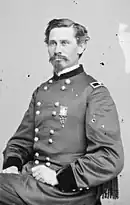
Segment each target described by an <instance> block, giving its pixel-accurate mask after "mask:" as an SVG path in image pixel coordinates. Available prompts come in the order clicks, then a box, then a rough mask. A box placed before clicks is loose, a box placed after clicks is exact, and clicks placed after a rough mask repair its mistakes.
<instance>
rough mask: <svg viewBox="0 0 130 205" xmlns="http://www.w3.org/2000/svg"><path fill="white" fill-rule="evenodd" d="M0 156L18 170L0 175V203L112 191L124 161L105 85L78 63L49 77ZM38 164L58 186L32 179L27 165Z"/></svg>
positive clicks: (89, 197)
mask: <svg viewBox="0 0 130 205" xmlns="http://www.w3.org/2000/svg"><path fill="white" fill-rule="evenodd" d="M3 154H4V163H3V168H4V169H5V168H7V167H9V166H12V165H14V166H17V167H18V169H19V171H21V173H20V174H19V175H17V174H4V173H3V174H2V173H1V174H0V202H1V203H0V204H7V205H10V204H19V205H21V204H27V205H41V204H42V205H74V204H75V205H95V204H98V202H97V203H96V201H98V199H99V197H100V195H101V194H103V193H104V190H105V191H106V194H109V195H112V193H113V192H112V189H114V186H115V187H116V176H117V175H118V174H119V173H120V172H121V170H122V168H123V162H124V159H123V157H124V155H123V148H122V142H121V138H120V127H119V121H118V115H117V111H116V107H115V103H114V101H113V99H112V98H111V96H110V93H109V91H108V89H107V88H106V87H105V86H103V85H102V84H101V83H99V82H96V81H95V79H93V78H92V77H91V76H89V75H87V74H86V73H85V72H84V70H83V67H82V65H80V66H79V68H77V69H75V70H73V71H70V72H68V73H65V74H62V75H61V76H60V77H58V76H56V75H54V76H53V77H52V78H51V79H49V80H48V81H47V82H45V83H43V84H41V85H40V86H39V87H38V88H37V89H36V90H35V91H34V93H33V96H32V99H31V102H30V105H29V108H28V110H27V111H26V113H25V115H24V117H23V120H22V122H21V124H20V126H19V127H18V129H17V131H16V133H15V134H14V136H13V137H12V138H11V139H10V140H9V141H8V143H7V146H6V148H5V150H4V152H3ZM38 164H44V165H46V166H48V167H50V168H51V169H54V170H55V171H56V172H57V179H58V182H59V184H58V185H57V186H54V187H53V186H50V185H47V184H45V183H43V182H40V181H37V180H36V179H34V178H33V176H32V174H31V168H32V167H33V166H37V165H38ZM114 183H115V184H114ZM113 184H114V186H113ZM115 189H116V188H115ZM114 191H117V190H114ZM115 198H116V196H115Z"/></svg>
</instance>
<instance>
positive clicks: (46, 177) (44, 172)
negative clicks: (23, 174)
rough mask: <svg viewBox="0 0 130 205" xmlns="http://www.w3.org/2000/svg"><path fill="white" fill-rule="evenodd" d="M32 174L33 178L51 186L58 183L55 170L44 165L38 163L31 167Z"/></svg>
mask: <svg viewBox="0 0 130 205" xmlns="http://www.w3.org/2000/svg"><path fill="white" fill-rule="evenodd" d="M32 175H33V177H34V178H35V179H37V180H39V181H42V182H45V183H47V184H50V185H52V186H54V185H56V184H58V180H57V178H56V172H55V171H54V170H52V169H50V168H49V167H46V166H45V165H38V166H36V167H33V168H32Z"/></svg>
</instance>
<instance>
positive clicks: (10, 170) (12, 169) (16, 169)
mask: <svg viewBox="0 0 130 205" xmlns="http://www.w3.org/2000/svg"><path fill="white" fill-rule="evenodd" d="M2 173H8V174H10V173H13V174H19V171H18V168H17V167H16V166H11V167H8V168H6V169H3V170H2Z"/></svg>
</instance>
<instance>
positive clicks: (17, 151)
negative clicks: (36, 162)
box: [3, 92, 36, 171]
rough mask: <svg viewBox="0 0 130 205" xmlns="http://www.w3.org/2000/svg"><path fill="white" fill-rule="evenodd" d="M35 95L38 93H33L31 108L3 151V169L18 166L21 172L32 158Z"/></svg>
mask: <svg viewBox="0 0 130 205" xmlns="http://www.w3.org/2000/svg"><path fill="white" fill-rule="evenodd" d="M35 94H36V92H34V93H33V96H32V99H31V102H30V104H29V108H28V110H27V111H26V112H25V114H24V117H23V120H22V122H21V124H20V126H19V127H18V129H17V131H16V133H15V134H14V135H13V137H12V138H11V139H10V140H9V141H8V143H7V146H6V148H5V150H4V151H3V155H4V162H3V169H6V168H8V167H10V166H16V167H17V168H18V170H19V171H21V170H22V166H23V165H24V164H25V163H26V162H27V161H28V160H29V159H30V158H31V156H32V153H33V137H34V122H35V120H34V116H35V112H34V111H35V109H34V104H35Z"/></svg>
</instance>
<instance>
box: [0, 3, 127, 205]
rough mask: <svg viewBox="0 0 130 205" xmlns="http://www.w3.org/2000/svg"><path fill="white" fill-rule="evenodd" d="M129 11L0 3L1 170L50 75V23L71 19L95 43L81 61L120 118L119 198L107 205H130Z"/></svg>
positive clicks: (123, 6)
mask: <svg viewBox="0 0 130 205" xmlns="http://www.w3.org/2000/svg"><path fill="white" fill-rule="evenodd" d="M129 11H130V2H129V0H128V1H126V0H113V1H112V0H95V1H94V0H77V1H71V0H64V1H63V0H54V1H53V0H0V168H1V167H2V151H3V149H4V147H5V145H6V143H7V140H8V139H9V138H10V137H11V136H12V135H13V134H14V132H15V131H16V129H17V127H18V125H19V124H20V122H21V120H22V117H23V115H24V112H25V111H26V109H27V108H28V104H29V101H30V99H31V95H32V92H33V91H34V89H35V88H36V87H37V86H38V85H40V84H41V83H42V82H44V81H45V80H47V79H48V78H49V77H50V76H51V75H52V66H51V65H50V64H49V62H48V53H47V48H46V45H45V43H44V32H45V28H46V26H47V23H48V22H49V21H50V20H52V19H53V18H70V19H72V20H74V21H76V22H78V23H81V24H83V25H84V26H86V27H87V28H88V31H89V35H90V37H91V40H90V41H89V43H88V46H87V50H86V51H85V53H84V55H83V57H82V59H81V61H80V62H81V63H83V65H84V68H85V70H86V72H87V73H89V74H90V75H92V76H93V77H95V78H97V79H98V80H99V81H102V82H103V83H104V84H105V85H106V86H107V87H108V89H109V91H110V93H111V95H112V97H113V99H114V101H115V103H116V106H117V110H118V113H119V120H120V126H121V133H122V140H123V144H124V151H125V166H124V169H123V171H122V172H121V174H120V176H119V182H120V199H119V200H103V205H107V204H112V205H128V204H129V201H130V194H129V184H130V174H129V173H130V165H129V164H130V163H129V162H130V160H129V150H130V138H129V137H130V134H129V133H130V129H129V128H130V72H129V69H130V68H127V69H126V66H129V65H130V63H129V62H128V61H129V59H130V58H129V56H127V59H126V58H125V56H124V53H123V50H122V48H121V46H120V45H121V44H120V43H122V45H124V44H123V43H124V42H125V45H126V44H127V48H128V47H129V48H130V38H128V39H127V41H125V38H124V39H123V40H121V42H120V43H119V27H120V25H127V30H126V34H129V32H130V27H129V26H130V12H129ZM126 60H127V62H126ZM126 71H127V72H126Z"/></svg>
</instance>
